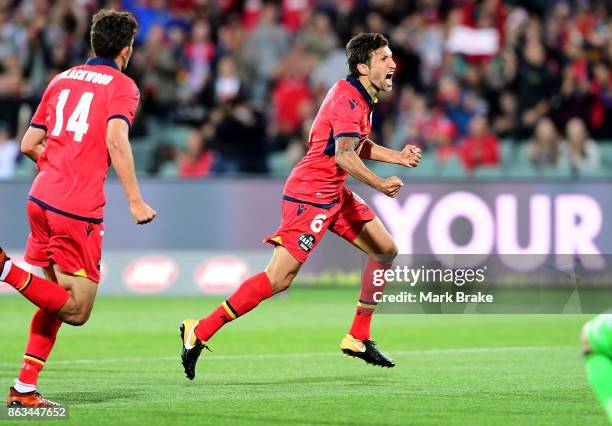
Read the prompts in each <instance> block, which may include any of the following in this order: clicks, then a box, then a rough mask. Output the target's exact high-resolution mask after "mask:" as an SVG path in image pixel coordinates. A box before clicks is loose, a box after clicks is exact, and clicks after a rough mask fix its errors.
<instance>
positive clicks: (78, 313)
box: [60, 306, 91, 327]
mask: <svg viewBox="0 0 612 426" xmlns="http://www.w3.org/2000/svg"><path fill="white" fill-rule="evenodd" d="M90 314H91V309H87V308H83V307H78V306H73V309H71V310H70V311H69V312H63V314H62V315H60V319H61V320H62V321H63V322H65V323H66V324H69V325H73V326H75V327H80V326H82V325H84V324H85V323H86V322H87V321H88V320H89V316H90Z"/></svg>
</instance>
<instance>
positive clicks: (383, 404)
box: [0, 289, 606, 426]
mask: <svg viewBox="0 0 612 426" xmlns="http://www.w3.org/2000/svg"><path fill="white" fill-rule="evenodd" d="M356 297H357V294H356V291H355V290H352V291H351V290H325V289H317V290H314V289H300V290H298V289H296V290H292V291H291V292H290V293H289V295H288V296H286V297H275V298H274V299H272V300H270V301H267V302H264V303H263V304H262V305H261V306H260V307H259V308H257V309H256V310H255V311H254V312H251V313H249V314H248V315H247V316H246V317H244V318H240V319H239V320H237V321H235V322H234V323H231V324H229V325H228V326H226V327H225V328H224V330H222V332H221V333H220V334H218V335H217V336H216V337H215V338H214V339H213V340H212V341H211V347H212V349H213V351H214V352H213V353H209V352H206V353H203V356H202V357H201V358H200V362H199V364H198V370H197V376H196V379H195V381H193V382H190V381H189V380H187V379H186V378H185V377H184V375H183V372H182V369H181V366H180V365H179V356H178V354H179V349H180V348H179V338H178V325H179V322H180V321H181V320H182V319H183V318H185V317H193V316H195V317H200V316H203V315H205V314H207V313H208V312H209V311H210V310H211V309H212V308H213V307H214V306H216V305H217V304H218V303H219V302H221V299H219V298H162V297H149V298H146V297H122V298H120V297H100V298H99V300H98V301H97V302H96V306H95V308H94V312H93V314H92V318H91V319H90V321H89V323H87V324H86V325H85V326H84V327H80V328H75V327H69V326H64V327H63V329H62V330H61V331H60V335H59V338H58V342H57V344H56V347H55V351H54V353H53V354H52V356H51V359H50V360H49V362H48V363H47V366H46V368H45V371H43V373H42V375H41V378H40V382H39V386H40V388H41V391H42V393H43V395H45V396H47V397H49V398H51V399H55V400H58V401H60V402H62V403H64V404H66V405H68V406H69V410H70V411H69V413H70V418H69V420H68V421H63V422H62V424H80V425H84V424H87V425H97V424H112V425H118V424H134V425H142V424H148V425H161V424H167V425H178V424H185V425H194V424H212V425H223V424H228V425H230V424H231V425H240V424H259V425H270V424H281V425H355V424H373V425H408V424H410V425H426V424H431V425H441V424H452V425H496V424H499V425H506V424H520V425H524V424H529V425H551V424H555V425H562V424H563V425H581V424H583V425H605V424H606V420H605V418H604V416H603V413H602V410H601V409H600V407H599V406H598V405H597V403H596V401H595V399H594V397H593V395H592V394H591V392H590V389H589V387H588V384H587V381H586V379H585V374H584V365H583V360H582V358H581V355H580V348H579V346H578V339H577V337H578V334H579V331H580V328H581V326H582V324H583V323H584V322H585V321H586V320H587V319H588V318H589V316H570V315H540V316H524V315H507V316H496V315H378V316H376V317H375V318H374V320H373V331H374V336H375V338H376V340H377V341H378V343H379V346H380V347H381V348H382V349H383V350H384V351H386V352H387V353H388V354H390V355H391V356H392V357H393V358H394V359H395V361H396V362H397V367H396V368H394V369H381V368H376V367H372V366H368V365H366V364H365V363H363V361H361V360H358V359H352V358H348V357H345V356H343V355H342V354H341V353H340V351H339V349H338V345H339V343H340V340H341V338H342V336H343V334H344V333H345V332H346V330H347V328H348V326H349V323H350V321H351V319H352V315H353V311H354V308H355V299H356ZM33 311H34V309H33V307H32V306H31V305H30V304H29V303H28V302H27V301H25V300H23V299H22V298H20V297H17V296H15V297H2V298H0V319H1V325H0V347H1V350H0V379H1V380H0V381H1V383H2V386H4V389H6V390H7V389H8V387H9V386H10V385H11V384H12V381H13V379H14V377H15V375H16V374H17V371H18V367H19V365H20V360H21V357H22V355H23V349H24V344H25V340H26V336H27V330H28V328H29V320H30V317H31V315H32V313H33ZM44 422H48V420H47V421H44ZM15 423H16V424H24V422H23V421H20V422H15ZM0 424H2V425H3V424H9V422H8V421H0ZM43 424H47V423H43ZM0 426H1V425H0Z"/></svg>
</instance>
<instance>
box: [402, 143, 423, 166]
mask: <svg viewBox="0 0 612 426" xmlns="http://www.w3.org/2000/svg"><path fill="white" fill-rule="evenodd" d="M401 156H402V164H403V165H404V166H406V167H416V166H418V165H419V163H420V162H421V158H422V157H423V153H422V152H421V148H418V147H416V146H414V145H406V146H405V147H404V149H402V152H401Z"/></svg>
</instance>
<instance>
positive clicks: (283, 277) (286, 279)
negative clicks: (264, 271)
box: [270, 273, 296, 294]
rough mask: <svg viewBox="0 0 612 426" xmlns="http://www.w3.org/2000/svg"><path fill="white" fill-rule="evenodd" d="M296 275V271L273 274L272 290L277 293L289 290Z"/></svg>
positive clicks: (271, 279)
mask: <svg viewBox="0 0 612 426" xmlns="http://www.w3.org/2000/svg"><path fill="white" fill-rule="evenodd" d="M295 275H296V274H295V273H289V274H273V275H272V276H271V277H270V284H271V285H272V292H273V293H275V294H276V293H280V292H281V291H285V290H287V289H288V288H289V287H290V286H291V283H292V282H293V279H294V278H295Z"/></svg>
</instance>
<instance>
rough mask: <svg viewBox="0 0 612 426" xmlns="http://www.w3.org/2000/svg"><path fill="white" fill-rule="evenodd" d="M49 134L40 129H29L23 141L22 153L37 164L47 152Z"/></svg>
mask: <svg viewBox="0 0 612 426" xmlns="http://www.w3.org/2000/svg"><path fill="white" fill-rule="evenodd" d="M46 137H47V132H46V131H45V130H43V129H39V128H38V127H29V128H28V130H27V131H26V133H25V135H23V139H22V140H21V152H23V153H24V154H25V155H26V156H27V157H28V158H29V159H30V160H32V161H34V162H35V163H37V162H38V158H39V157H40V156H41V154H42V153H43V151H44V150H45V138H46Z"/></svg>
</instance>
